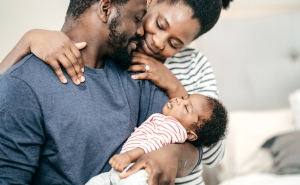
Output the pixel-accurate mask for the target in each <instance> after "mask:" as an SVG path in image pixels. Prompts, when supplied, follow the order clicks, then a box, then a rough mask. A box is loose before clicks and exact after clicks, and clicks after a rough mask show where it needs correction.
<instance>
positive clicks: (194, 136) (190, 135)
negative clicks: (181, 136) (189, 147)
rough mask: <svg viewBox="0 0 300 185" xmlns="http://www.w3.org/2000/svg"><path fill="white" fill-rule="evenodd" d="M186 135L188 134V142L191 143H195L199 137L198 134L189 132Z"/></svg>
mask: <svg viewBox="0 0 300 185" xmlns="http://www.w3.org/2000/svg"><path fill="white" fill-rule="evenodd" d="M186 133H187V140H189V141H195V140H197V139H198V136H197V134H196V133H195V132H194V131H192V130H189V131H187V132H186Z"/></svg>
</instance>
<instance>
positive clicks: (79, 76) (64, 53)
mask: <svg viewBox="0 0 300 185" xmlns="http://www.w3.org/2000/svg"><path fill="white" fill-rule="evenodd" d="M27 34H28V36H27V38H26V39H28V40H29V42H30V44H29V47H30V51H31V52H32V53H33V54H35V55H36V56H37V57H38V58H40V59H41V60H43V61H45V62H46V63H47V64H49V65H50V66H51V67H52V69H53V70H54V72H55V73H56V75H57V77H58V78H59V80H60V81H61V82H62V83H67V78H66V77H65V75H64V74H63V72H62V69H61V66H60V64H61V65H62V66H63V67H64V68H65V69H66V71H67V73H68V75H69V76H70V78H71V79H72V81H73V82H74V83H75V84H76V85H79V84H80V83H81V82H84V81H85V78H84V76H83V72H84V64H83V61H82V58H81V54H80V51H79V50H81V49H83V48H84V47H85V46H86V43H85V42H81V43H77V44H75V43H73V41H72V40H71V39H70V38H69V37H68V36H67V35H66V34H64V33H63V32H60V31H48V30H38V29H36V30H31V31H29V32H28V33H27Z"/></svg>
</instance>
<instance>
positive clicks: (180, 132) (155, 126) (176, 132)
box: [121, 114, 187, 153]
mask: <svg viewBox="0 0 300 185" xmlns="http://www.w3.org/2000/svg"><path fill="white" fill-rule="evenodd" d="M186 139H187V133H186V130H185V129H184V127H183V126H182V125H181V124H180V123H179V121H178V120H176V119H175V118H173V117H171V116H165V115H162V114H153V115H151V116H150V117H149V118H148V119H147V120H146V121H145V122H144V123H143V124H142V125H141V126H140V127H138V128H136V129H135V131H134V132H133V133H132V134H131V136H130V137H129V138H128V139H127V141H126V143H125V144H124V145H123V148H122V151H121V153H124V152H126V151H129V150H132V149H135V148H137V147H139V148H142V149H143V150H144V151H145V153H148V152H151V151H154V150H157V149H159V148H162V147H163V146H165V145H167V144H171V143H184V142H185V140H186Z"/></svg>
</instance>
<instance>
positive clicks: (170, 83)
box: [128, 52, 187, 98]
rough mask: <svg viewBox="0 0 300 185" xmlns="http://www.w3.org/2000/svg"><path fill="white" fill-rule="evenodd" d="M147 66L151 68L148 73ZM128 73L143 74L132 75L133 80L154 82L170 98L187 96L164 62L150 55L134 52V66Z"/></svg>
mask: <svg viewBox="0 0 300 185" xmlns="http://www.w3.org/2000/svg"><path fill="white" fill-rule="evenodd" d="M146 65H148V66H149V70H148V71H146ZM128 71H131V72H141V73H139V74H134V75H132V76H131V77H132V79H135V80H150V81H152V82H153V83H154V84H155V85H156V86H158V87H159V88H161V89H163V90H165V91H166V92H167V94H168V96H169V98H174V97H180V96H185V95H187V92H186V90H185V89H184V87H183V85H182V84H181V83H180V81H179V80H178V79H177V78H176V76H175V75H174V74H173V73H172V72H171V71H170V70H169V69H168V68H167V67H166V66H164V65H163V63H162V62H160V61H158V60H156V59H155V58H152V57H149V56H148V55H145V54H142V53H138V52H134V53H133V57H132V66H131V67H130V68H129V69H128Z"/></svg>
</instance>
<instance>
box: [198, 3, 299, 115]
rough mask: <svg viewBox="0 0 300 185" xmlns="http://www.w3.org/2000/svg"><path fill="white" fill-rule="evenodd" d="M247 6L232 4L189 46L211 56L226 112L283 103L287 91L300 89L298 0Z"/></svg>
mask: <svg viewBox="0 0 300 185" xmlns="http://www.w3.org/2000/svg"><path fill="white" fill-rule="evenodd" d="M241 1H243V0H240V1H239V2H238V1H236V2H237V6H238V5H239V4H238V3H240V4H241ZM275 2H276V1H275ZM289 3H290V4H289ZM245 4H247V3H246V2H245ZM248 4H249V7H251V8H246V7H247V6H241V5H240V7H239V8H236V7H234V5H235V3H232V7H231V8H230V9H229V10H228V11H225V12H223V14H222V17H221V19H220V20H219V22H218V23H217V25H216V26H215V27H214V28H213V29H212V30H211V31H210V32H208V33H207V34H205V35H204V36H202V37H201V38H199V39H198V40H196V41H195V42H193V43H192V46H193V47H196V48H198V49H199V50H200V51H202V52H203V53H204V54H205V55H206V56H207V57H208V58H209V59H210V61H211V63H212V65H213V68H214V71H215V74H216V77H217V83H218V88H219V91H220V98H221V100H222V101H223V102H224V103H225V105H226V106H227V107H228V108H229V110H240V109H250V110H256V109H260V110H261V109H275V108H282V107H288V106H289V104H288V95H289V93H291V92H292V91H294V90H295V89H297V88H300V24H299V23H300V1H298V2H296V1H290V2H289V1H286V3H284V1H282V5H281V6H280V7H281V8H278V7H279V6H278V4H280V3H279V2H277V4H276V3H275V4H272V3H270V4H269V6H268V7H267V8H266V7H264V4H260V5H259V6H257V8H253V7H252V6H250V4H251V3H250V1H248Z"/></svg>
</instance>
